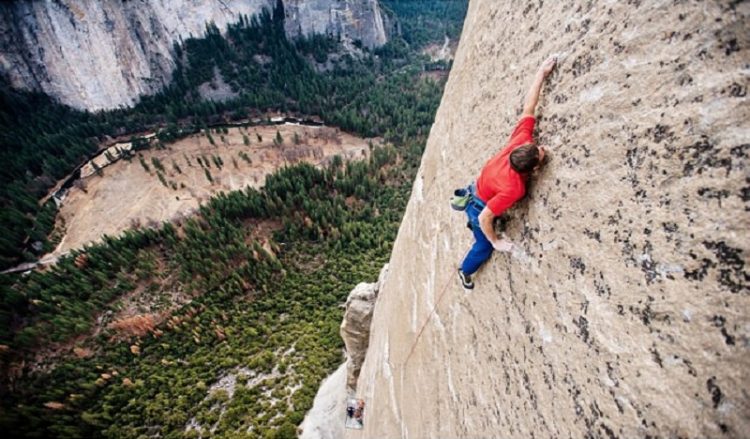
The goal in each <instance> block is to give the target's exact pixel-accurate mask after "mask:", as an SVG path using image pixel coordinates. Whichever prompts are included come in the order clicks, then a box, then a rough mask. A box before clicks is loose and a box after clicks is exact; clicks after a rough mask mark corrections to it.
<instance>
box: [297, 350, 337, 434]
mask: <svg viewBox="0 0 750 439" xmlns="http://www.w3.org/2000/svg"><path fill="white" fill-rule="evenodd" d="M346 398H347V391H346V363H342V364H341V366H339V368H338V369H336V371H335V372H334V373H332V374H331V375H330V376H329V377H328V378H326V379H325V380H324V381H323V383H322V384H321V385H320V389H318V393H317V394H316V395H315V400H314V401H313V406H312V408H311V409H310V411H309V412H307V415H305V420H304V421H302V424H301V425H300V426H299V429H300V430H301V433H300V435H299V437H300V439H341V438H343V437H344V416H345V413H346Z"/></svg>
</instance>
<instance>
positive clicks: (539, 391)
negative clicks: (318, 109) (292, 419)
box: [347, 0, 750, 438]
mask: <svg viewBox="0 0 750 439" xmlns="http://www.w3.org/2000/svg"><path fill="white" fill-rule="evenodd" d="M748 9H750V5H749V4H748V3H742V4H737V3H736V2H735V3H731V4H730V2H705V3H700V4H695V3H692V2H679V1H678V2H614V1H600V2H589V1H577V0H576V1H571V0H568V1H560V2H544V3H543V5H541V2H539V3H536V2H534V4H529V5H528V6H526V7H521V6H520V5H517V4H516V3H515V2H499V1H495V0H472V1H471V2H470V4H469V11H468V16H467V19H466V22H465V24H464V32H463V35H462V37H461V42H460V46H459V48H458V53H457V57H456V60H455V63H454V66H453V70H452V72H451V76H450V79H449V81H448V84H447V88H446V91H445V94H444V96H443V101H442V103H441V106H440V109H439V111H438V113H437V117H436V122H435V124H434V126H433V128H432V131H431V134H430V138H429V141H428V143H427V148H426V151H425V154H424V156H423V159H422V164H421V168H420V171H419V173H418V176H417V179H416V181H415V183H414V187H413V192H412V195H411V199H410V202H409V205H408V207H407V209H406V213H405V216H404V220H403V223H402V225H401V228H400V231H399V235H398V238H397V240H396V243H395V245H394V250H393V255H392V257H391V261H390V267H391V270H390V273H389V276H388V278H387V279H386V280H385V282H384V285H383V286H382V288H381V291H380V293H379V296H378V300H377V302H376V305H375V311H374V317H373V321H372V332H371V337H370V347H369V350H368V353H367V357H366V360H365V362H364V365H363V367H362V370H361V373H360V377H359V383H358V387H357V394H358V396H359V397H363V398H365V400H366V402H367V414H366V419H365V430H363V431H362V432H356V431H347V436H348V437H368V438H369V437H379V438H426V437H587V436H590V437H619V438H626V437H627V438H630V437H649V436H650V437H683V438H699V437H748V436H749V435H750V396H748V392H747V384H748V382H750V376H749V374H750V372H748V371H750V355H749V353H748V345H749V336H750V334H749V332H750V299H749V297H750V289H749V284H750V268H749V267H748V263H749V262H750V261H748V254H749V253H750V242H748V230H749V229H750V215H749V214H748V209H750V204H749V202H750V177H748V175H749V172H748V165H750V163H748V154H750V146H748V141H749V139H750V122H749V121H750V106H749V105H748V98H747V88H748V62H750V56H749V51H748V47H749V46H750V40H749V38H750V34H749V33H748V32H747V23H748V18H749V16H750V12H749V11H748ZM552 53H560V55H561V56H560V63H559V66H558V69H557V70H556V72H554V73H553V74H552V75H551V76H550V78H548V81H547V83H546V85H545V89H544V91H543V97H542V100H541V102H540V107H539V108H538V123H537V131H538V132H537V134H538V139H539V141H540V143H542V144H547V145H549V152H548V156H549V162H548V164H547V165H546V166H545V167H544V168H543V169H542V170H541V171H540V172H538V173H537V174H536V175H535V176H534V177H533V179H532V181H533V186H531V187H530V188H529V191H528V192H529V193H528V196H527V198H526V199H525V200H523V201H522V202H520V203H518V204H517V205H516V206H515V207H513V208H512V209H511V210H510V211H509V212H508V213H507V216H508V217H509V222H508V224H507V228H506V232H507V234H508V235H509V237H510V239H512V240H514V241H515V242H516V243H517V244H518V249H517V250H516V251H515V252H514V253H513V254H512V255H507V254H498V253H496V254H494V255H493V256H492V258H491V259H490V260H489V262H488V263H487V264H486V265H485V266H484V267H483V268H482V269H481V270H480V271H479V272H478V274H477V276H476V278H475V282H476V287H475V289H474V290H473V292H471V293H468V294H467V293H465V292H464V291H463V290H462V288H461V287H460V285H459V281H458V279H457V276H456V275H455V271H456V267H457V266H458V264H459V262H460V261H461V259H462V257H463V256H464V254H465V252H466V250H467V249H468V248H469V246H470V245H471V243H472V237H471V235H470V233H469V231H468V230H467V229H466V227H465V224H466V219H465V216H463V214H462V213H457V212H454V211H451V210H450V209H449V208H448V203H447V201H448V198H449V196H450V194H451V193H452V191H453V189H454V188H457V187H462V186H465V185H466V184H467V183H469V182H470V181H471V180H472V179H474V178H475V177H476V175H477V174H478V172H479V170H480V169H481V167H482V165H483V164H484V162H485V161H486V160H487V159H488V158H490V157H491V156H492V155H493V154H494V153H496V152H497V151H498V150H499V149H500V148H502V147H503V146H504V144H505V142H506V141H507V138H508V135H509V134H510V131H511V129H512V128H513V126H514V124H515V123H516V121H517V118H518V116H519V113H520V108H521V105H522V101H523V96H524V94H525V92H526V90H527V88H528V86H529V85H530V82H531V77H532V75H533V74H534V72H535V70H536V69H537V66H538V65H539V63H540V62H541V61H542V60H543V59H544V58H545V57H547V56H548V55H550V54H552ZM433 310H434V312H433ZM420 334H421V335H420Z"/></svg>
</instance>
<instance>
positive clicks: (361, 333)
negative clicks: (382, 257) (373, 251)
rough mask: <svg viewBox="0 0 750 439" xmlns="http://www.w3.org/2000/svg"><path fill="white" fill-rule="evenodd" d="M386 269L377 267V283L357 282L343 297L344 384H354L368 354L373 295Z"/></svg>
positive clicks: (376, 293) (386, 267) (355, 384)
mask: <svg viewBox="0 0 750 439" xmlns="http://www.w3.org/2000/svg"><path fill="white" fill-rule="evenodd" d="M387 273H388V266H387V265H386V266H384V267H383V269H382V270H381V271H380V276H379V277H378V281H377V282H376V283H364V282H363V283H360V284H358V285H357V286H356V287H354V289H353V290H352V291H351V292H350V293H349V297H347V299H346V311H345V312H344V320H343V321H342V322H341V338H342V339H343V340H344V344H345V345H346V356H347V360H346V387H347V389H349V390H353V389H354V388H356V387H357V377H358V376H359V371H360V369H361V367H362V363H363V362H364V360H365V354H367V344H368V342H369V339H370V323H371V322H372V311H373V308H374V306H375V299H376V298H377V297H378V292H379V290H380V286H381V285H382V284H383V280H384V279H385V277H386V275H387Z"/></svg>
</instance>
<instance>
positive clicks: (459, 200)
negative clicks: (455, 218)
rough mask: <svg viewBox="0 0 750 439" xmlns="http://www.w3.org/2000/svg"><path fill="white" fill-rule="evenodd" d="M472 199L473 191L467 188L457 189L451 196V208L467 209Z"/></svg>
mask: <svg viewBox="0 0 750 439" xmlns="http://www.w3.org/2000/svg"><path fill="white" fill-rule="evenodd" d="M470 199H471V193H469V191H467V190H466V189H456V190H455V191H453V196H452V197H451V208H452V209H453V210H459V211H461V210H466V205H467V204H469V200H470Z"/></svg>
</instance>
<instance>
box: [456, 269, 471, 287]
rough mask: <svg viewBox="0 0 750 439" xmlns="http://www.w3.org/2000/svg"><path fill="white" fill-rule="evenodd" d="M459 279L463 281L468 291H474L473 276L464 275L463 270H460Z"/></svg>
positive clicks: (462, 283)
mask: <svg viewBox="0 0 750 439" xmlns="http://www.w3.org/2000/svg"><path fill="white" fill-rule="evenodd" d="M458 277H459V278H460V279H461V285H463V286H464V288H466V289H467V290H472V289H474V282H473V281H472V280H471V276H470V275H468V274H464V272H463V271H461V269H460V268H459V269H458Z"/></svg>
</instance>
